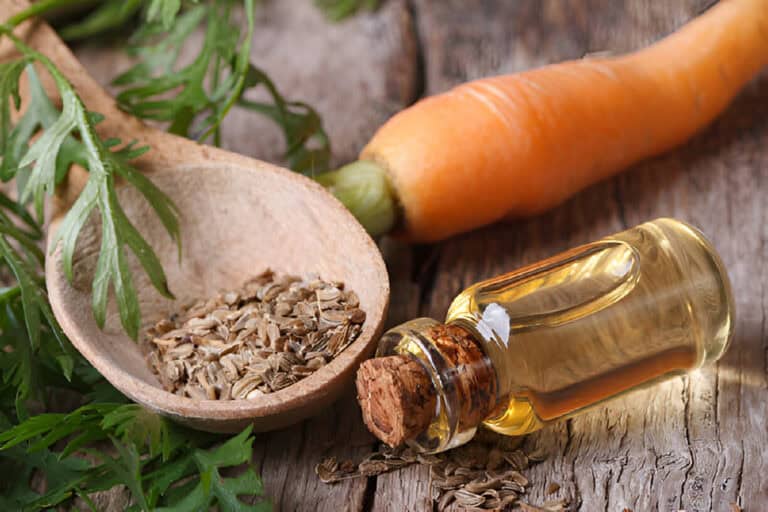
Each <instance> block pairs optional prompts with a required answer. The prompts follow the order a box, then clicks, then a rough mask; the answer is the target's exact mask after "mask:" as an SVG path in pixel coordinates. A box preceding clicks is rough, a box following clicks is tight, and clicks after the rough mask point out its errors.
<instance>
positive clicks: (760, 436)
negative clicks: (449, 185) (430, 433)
mask: <svg viewBox="0 0 768 512" xmlns="http://www.w3.org/2000/svg"><path fill="white" fill-rule="evenodd" d="M708 3H709V2H706V1H686V2H661V1H650V2H638V1H627V2H613V1H608V0H605V1H594V0H590V1H578V2H576V1H573V2H560V1H557V0H553V1H548V2H536V1H530V2H528V1H520V2H504V1H485V2H475V3H473V8H472V9H467V3H466V2H458V1H440V2H438V1H431V0H419V1H417V2H416V5H417V7H418V9H417V14H418V19H419V28H420V33H421V35H422V41H423V43H424V48H423V52H424V59H425V62H426V86H427V91H428V92H430V93H431V92H439V91H442V90H446V89H448V88H450V87H451V86H453V85H454V84H456V83H458V82H461V81H464V80H466V79H470V78H475V77H479V76H485V75H491V74H498V73H502V72H508V71H513V70H520V69H525V68H529V67H531V66H536V65H540V64H543V63H545V62H551V61H557V60H562V59H566V58H577V57H580V56H582V55H583V54H585V53H590V52H596V51H615V52H619V51H626V50H630V49H632V48H636V47H639V46H641V45H642V44H646V43H647V42H649V41H651V40H653V39H656V38H657V37H659V36H661V35H663V34H665V33H667V32H669V31H671V30H672V29H674V28H675V27H677V26H678V25H680V24H682V23H683V22H684V21H686V20H687V19H688V18H690V17H692V16H693V15H695V14H697V13H698V12H700V11H701V10H702V9H703V8H704V7H706V5H707V4H708ZM681 58H684V56H681ZM767 94H768V83H766V81H762V82H758V83H756V84H755V85H754V86H752V87H751V88H750V90H748V91H747V92H746V93H745V94H744V95H742V97H741V98H740V99H739V100H738V101H737V103H736V104H735V105H734V106H733V108H731V109H730V110H729V112H728V113H727V114H726V115H725V116H724V117H723V119H722V120H721V121H720V122H718V123H717V124H716V125H715V126H714V127H713V128H712V129H710V130H708V131H707V132H706V133H705V134H703V135H702V136H700V137H699V138H697V139H696V140H695V141H694V142H692V143H691V144H689V145H688V146H686V147H685V148H683V149H681V150H679V151H676V152H673V153H672V154H670V155H668V156H666V157H663V158H659V159H656V160H653V161H650V162H647V163H644V164H642V165H639V166H637V168H636V169H634V170H632V171H630V173H629V174H627V175H624V176H621V177H619V178H617V179H614V180H610V181H608V182H605V183H602V184H599V185H597V186H595V187H592V188H590V189H589V190H587V191H585V192H584V193H582V194H580V195H579V197H577V198H576V199H574V200H572V201H570V202H568V203H567V204H565V205H563V206H562V207H560V208H558V209H556V210H555V211H553V212H551V213H549V214H547V215H544V216H541V217H539V218H536V219H531V220H527V221H520V222H517V223H515V224H508V225H498V226H493V227H491V228H488V229H485V230H480V231H478V232H476V233H473V234H470V235H466V236H462V237H458V238H456V239H454V240H450V241H448V242H446V243H444V244H442V246H441V248H440V261H439V265H438V269H437V275H436V277H435V287H434V290H433V291H432V293H431V295H430V296H429V305H430V307H429V310H430V313H431V314H432V315H433V316H437V317H439V316H441V315H443V314H444V313H445V310H446V308H447V306H448V304H449V301H450V299H451V297H452V296H453V295H454V294H455V293H456V292H458V291H459V290H460V289H461V288H462V287H464V286H466V285H468V284H471V283H472V282H475V281H476V280H478V279H482V278H487V277H490V276H493V275H496V274H499V273H501V272H504V271H507V270H511V269H513V268H515V267H518V266H519V265H521V264H525V263H530V262H532V261H535V260H537V259H540V258H541V257H544V256H547V255H551V254H553V253H555V252H557V251H559V250H562V249H564V248H566V247H569V246H572V245H575V244H578V243H583V242H586V241H589V240H593V239H595V238H598V237H600V236H602V235H605V234H609V233H611V232H613V231H616V230H619V229H622V228H623V227H624V226H630V225H634V224H637V223H639V222H642V221H644V220H649V219H651V218H654V217H658V216H662V215H667V216H676V217H679V218H682V219H685V220H688V221H691V222H693V223H694V224H697V225H699V226H701V227H702V228H703V229H704V230H705V231H706V232H707V234H708V235H709V236H710V237H711V238H712V239H713V241H714V243H715V245H716V246H717V247H718V249H719V250H720V251H721V252H722V255H723V257H724V259H725V262H726V265H727V266H728V268H729V269H730V273H731V277H732V279H733V282H734V289H735V291H736V299H737V308H738V317H737V318H738V321H737V324H738V325H737V337H736V339H735V342H734V345H733V347H732V348H731V350H730V351H729V353H728V354H727V355H726V357H725V358H724V359H723V361H722V362H721V363H720V364H719V365H718V368H717V369H713V368H709V369H704V370H702V371H700V372H697V374H696V375H692V376H690V377H686V378H680V379H675V380H673V381H671V382H668V383H665V384H663V385H661V386H657V387H654V388H652V389H648V390H645V391H640V392H636V393H633V394H631V395H629V396H627V397H626V398H623V399H620V400H618V401H615V402H613V403H611V404H610V405H607V406H604V407H601V408H598V409H596V410H594V411H592V412H590V413H588V414H586V415H583V416H580V417H578V418H575V419H573V420H571V421H568V422H566V423H561V424H558V425H554V426H552V427H550V428H548V429H546V430H544V431H542V432H540V433H538V434H536V435H533V436H530V439H529V440H528V441H527V442H528V443H530V444H531V445H538V446H541V447H542V448H544V449H545V450H546V451H547V452H548V453H549V454H550V455H549V457H548V459H547V461H546V462H544V463H542V464H541V465H539V466H538V467H536V468H535V469H534V470H533V471H532V472H531V473H532V479H533V481H534V482H535V485H534V487H533V489H532V496H531V500H532V502H540V501H543V500H544V499H551V496H544V490H545V488H546V485H547V483H548V482H550V481H556V482H558V483H559V484H561V485H562V489H561V491H559V493H558V495H566V496H570V497H572V498H574V499H575V503H576V505H577V506H578V505H580V506H579V507H578V508H579V509H581V510H589V511H592V510H622V508H624V507H627V508H630V509H633V510H655V509H658V510H670V511H673V510H679V509H685V510H687V511H704V510H727V507H728V504H729V503H731V502H734V501H737V500H738V501H741V502H743V503H744V504H751V505H752V506H758V507H759V506H761V504H762V503H765V502H766V498H768V489H766V486H765V483H764V482H763V481H762V479H761V478H760V477H759V476H758V475H760V474H761V473H762V471H764V469H765V465H766V463H768V453H766V449H765V446H766V441H767V439H766V437H767V433H766V428H765V426H764V421H765V420H764V418H765V417H766V413H768V405H766V403H765V388H766V377H765V366H766V345H767V344H768V343H767V341H768V340H766V336H765V322H764V319H765V314H766V305H765V299H764V296H765V286H766V285H765V283H766V278H765V263H764V261H763V260H764V256H765V250H766V245H765V240H766V228H765V224H766V215H767V214H766V209H765V206H764V199H763V197H764V196H765V194H766V192H768V189H766V176H765V171H764V169H765V167H766V164H768V154H766V152H765V150H764V149H763V148H764V147H765V143H766V141H767V140H768V123H766V122H765V119H766V115H765V114H766V105H765V101H764V100H765V97H766V95H767ZM761 146H762V147H761ZM424 477H425V476H424V474H422V478H424Z"/></svg>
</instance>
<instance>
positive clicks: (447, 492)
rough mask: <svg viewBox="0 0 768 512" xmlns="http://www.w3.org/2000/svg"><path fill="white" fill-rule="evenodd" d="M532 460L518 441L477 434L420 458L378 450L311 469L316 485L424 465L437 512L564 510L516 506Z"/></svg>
mask: <svg viewBox="0 0 768 512" xmlns="http://www.w3.org/2000/svg"><path fill="white" fill-rule="evenodd" d="M539 457H540V456H539ZM534 460H538V459H534V458H533V457H530V456H529V455H528V454H526V453H525V452H523V451H522V450H521V449H520V447H519V441H515V440H510V438H507V437H504V436H500V435H498V434H495V433H491V432H485V431H481V432H478V435H477V436H475V439H473V440H472V441H471V442H470V443H468V444H466V445H464V446H460V447H458V448H456V449H453V450H449V451H447V452H444V453H438V454H422V453H416V452H414V451H413V450H411V449H410V448H390V447H388V446H382V447H380V448H379V449H378V450H377V451H375V452H373V453H371V454H369V455H367V456H366V457H364V458H363V459H362V460H361V461H359V462H358V463H357V464H349V463H348V462H349V461H347V462H345V463H343V464H339V463H338V461H337V460H336V459H335V458H333V457H329V458H327V459H325V460H323V461H321V462H320V463H319V464H318V465H317V466H316V467H315V472H316V473H317V475H318V477H320V480H321V481H323V482H325V483H334V482H340V481H342V480H348V479H350V478H361V477H368V476H374V475H379V474H382V473H386V472H389V471H395V470H397V469H400V468H402V467H405V466H409V465H411V464H423V465H427V466H429V468H430V481H431V486H430V496H431V497H432V500H433V501H434V503H435V504H436V507H437V510H438V511H443V510H446V509H447V508H449V507H450V506H451V505H458V506H459V508H463V509H467V510H512V507H514V506H518V507H522V508H523V510H528V511H544V512H555V511H562V510H566V508H565V507H566V506H567V503H568V502H567V501H566V500H565V499H562V500H555V501H550V502H547V503H545V504H544V505H543V507H544V508H537V507H533V506H532V505H529V504H527V503H525V504H523V503H522V502H520V501H518V499H519V497H520V496H522V495H523V494H525V492H526V488H527V486H528V483H529V482H528V479H527V478H526V477H525V476H524V475H523V474H522V473H520V471H524V470H526V469H527V468H528V467H529V465H530V463H531V462H533V461H534ZM489 466H493V468H491V469H489ZM526 506H527V507H529V508H527V509H526V508H525V507H526Z"/></svg>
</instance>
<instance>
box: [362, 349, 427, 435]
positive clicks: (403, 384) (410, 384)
mask: <svg viewBox="0 0 768 512" xmlns="http://www.w3.org/2000/svg"><path fill="white" fill-rule="evenodd" d="M357 400H358V402H360V408H361V409H362V410H363V421H364V422H365V425H366V426H367V427H368V430H370V431H371V432H372V433H373V435H375V436H376V437H378V438H379V439H381V440H382V441H384V442H385V443H387V444H388V445H390V446H398V445H400V444H403V443H404V442H405V441H406V440H407V439H411V438H413V437H416V436H417V435H419V434H420V433H421V432H423V431H424V430H426V429H427V427H429V424H430V422H431V421H432V418H433V417H434V415H435V407H436V403H437V393H436V392H435V389H434V387H433V386H432V381H431V380H430V378H429V374H428V373H427V370H426V369H425V368H424V367H423V366H422V365H421V363H420V362H418V361H417V360H415V359H413V358H411V357H407V356H389V357H379V358H375V359H369V360H368V361H365V362H363V364H362V365H361V366H360V369H359V370H358V372H357Z"/></svg>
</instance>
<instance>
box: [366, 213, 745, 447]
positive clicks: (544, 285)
mask: <svg viewBox="0 0 768 512" xmlns="http://www.w3.org/2000/svg"><path fill="white" fill-rule="evenodd" d="M733 308H734V306H733V298H732V296H731V290H730V284H729V281H728V277H727V274H726V272H725V269H724V267H723V264H722V262H721V261H720V258H719V257H718V255H717V253H716V252H715V250H714V249H713V247H712V245H711V244H710V243H709V242H708V241H707V240H706V238H705V237H704V236H703V235H702V234H701V233H700V232H699V231H698V230H696V229H695V228H693V227H691V226H689V225H687V224H685V223H683V222H680V221H677V220H673V219H657V220H655V221H651V222H647V223H644V224H641V225H639V226H636V227H634V228H631V229H628V230H626V231H623V232H621V233H618V234H615V235H612V236H608V237H606V238H603V239H602V240H599V241H597V242H594V243H590V244H587V245H584V246H581V247H578V248H575V249H572V250H570V251H567V252H564V253H562V254H559V255H557V256H554V257H552V258H550V259H547V260H545V261H541V262H539V263H535V264H533V265H530V266H528V267H525V268H522V269H520V270H517V271H515V272H512V273H509V274H506V275H502V276H499V277H496V278H493V279H489V280H487V281H483V282H480V283H477V284H475V285H473V286H470V287H469V288H467V289H466V290H464V291H463V292H462V293H461V294H459V295H458V296H457V297H456V298H455V299H454V301H453V303H452V304H451V306H450V308H449V310H448V314H447V317H446V325H447V326H449V327H451V328H452V329H454V330H455V331H456V332H466V333H467V339H471V340H473V341H474V342H476V343H477V344H478V346H479V347H480V348H481V353H482V356H481V357H480V358H477V360H476V361H474V362H472V361H469V360H468V359H467V358H466V357H465V358H464V360H463V361H461V362H460V363H457V362H456V361H452V360H451V358H452V357H454V353H453V349H450V348H449V349H448V352H451V354H447V352H446V345H445V344H444V343H443V344H440V343H436V340H435V338H436V336H437V335H436V334H435V333H437V332H439V330H436V329H438V328H439V327H440V326H441V325H442V324H439V323H438V322H436V321H435V320H431V319H416V320H412V321H411V322H407V323H405V324H403V325H401V326H398V327H396V328H394V329H391V330H390V331H388V332H387V333H385V335H384V336H383V338H382V341H381V343H380V347H379V352H378V354H377V355H379V356H387V355H392V354H400V355H408V356H409V357H411V358H415V359H416V360H418V361H419V362H420V363H421V365H422V366H423V367H424V369H425V370H426V372H427V374H428V375H429V379H430V380H431V385H432V386H433V387H434V392H435V394H436V396H437V400H436V404H435V412H434V415H433V417H432V418H431V419H430V420H429V426H428V428H426V429H425V430H424V431H423V432H422V433H421V434H419V435H418V436H416V437H415V438H414V439H410V440H409V444H411V445H412V446H415V447H417V448H419V449H421V450H423V451H441V450H445V449H448V448H451V447H453V446H456V445H458V444H462V443H464V442H466V441H467V440H469V439H470V438H471V437H472V436H473V435H474V432H475V428H476V427H477V426H478V424H477V423H479V422H475V424H473V425H469V424H467V422H466V421H462V416H466V415H465V414H464V412H462V411H466V410H467V404H466V402H467V401H468V400H469V401H471V400H473V398H472V397H469V396H467V395H466V394H464V395H462V393H461V391H462V389H464V388H466V386H464V388H462V383H461V379H460V377H461V376H462V375H464V374H465V373H467V371H468V370H467V368H470V367H473V368H474V370H475V371H477V372H482V371H483V368H485V367H487V368H489V370H488V371H489V372H492V374H493V376H494V377H495V383H494V386H495V387H494V389H493V399H492V400H493V403H492V404H491V405H492V406H493V407H492V408H489V410H488V412H487V416H485V417H484V420H482V423H483V424H484V425H485V426H486V427H488V428H490V429H492V430H495V431H497V432H500V433H503V434H508V435H522V434H526V433H529V432H532V431H535V430H537V429H539V428H541V427H542V426H544V425H546V424H548V423H550V422H553V421H557V420H559V419H562V418H566V417H569V416H571V415H573V414H576V413H578V412H580V411H582V410H584V409H586V408H588V407H590V406H594V405H596V404H599V403H601V402H603V401H605V400H607V399H610V398H613V397H616V396H618V395H621V394H622V393H625V392H627V391H630V390H633V389H638V388H640V387H643V386H647V385H650V384H652V383H654V382H657V381H659V380H660V379H664V378H669V377H672V376H675V375H679V374H682V373H684V372H687V371H689V370H692V369H695V368H698V367H699V366H701V365H703V364H706V363H708V362H712V361H714V360H716V359H718V358H719V357H720V356H721V355H722V353H723V351H724V350H725V349H726V347H727V345H728V343H729V340H730V338H731V336H732V332H733ZM473 365H474V366H473ZM473 378H474V377H473ZM364 412H365V411H364ZM366 423H369V422H368V421H366ZM369 426H370V425H369Z"/></svg>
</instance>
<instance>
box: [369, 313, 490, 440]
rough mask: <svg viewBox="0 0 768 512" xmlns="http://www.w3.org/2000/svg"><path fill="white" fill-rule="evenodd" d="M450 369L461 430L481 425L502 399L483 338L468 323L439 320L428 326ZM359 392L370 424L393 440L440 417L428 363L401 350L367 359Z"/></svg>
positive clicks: (414, 432) (447, 374) (405, 437)
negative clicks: (440, 322)
mask: <svg viewBox="0 0 768 512" xmlns="http://www.w3.org/2000/svg"><path fill="white" fill-rule="evenodd" d="M424 334H425V337H426V338H427V339H429V340H430V342H431V343H432V346H433V347H434V348H435V349H436V350H437V352H439V354H440V355H441V356H442V358H443V360H444V362H445V364H446V368H448V369H449V370H448V371H447V372H443V374H442V375H440V379H441V380H442V381H443V382H445V381H447V380H450V383H451V385H452V386H453V389H455V396H456V398H457V404H458V407H457V413H458V426H459V429H460V430H464V429H467V428H473V427H476V426H478V425H479V424H480V423H482V421H483V420H484V419H485V418H487V417H488V415H489V414H490V413H491V412H492V411H493V410H494V409H495V407H496V405H497V401H498V396H497V391H498V387H497V381H496V373H495V372H494V370H493V367H492V366H491V363H490V361H489V360H488V358H487V357H485V354H484V352H483V351H482V349H481V348H480V346H479V344H478V342H477V341H476V340H475V339H474V337H473V336H472V335H471V334H470V333H469V332H467V331H466V330H465V329H463V328H461V327H457V326H447V325H436V326H434V327H431V328H429V329H427V330H426V332H424ZM357 394H358V401H359V402H360V407H361V409H362V412H363V420H364V421H365V424H366V426H367V427H368V429H369V430H370V431H371V432H372V433H373V434H374V435H375V436H376V437H378V438H379V439H381V440H382V441H384V442H385V443H387V444H388V445H390V446H393V447H394V446H398V445H401V444H403V443H404V442H405V441H407V440H409V439H413V438H415V437H416V436H418V435H419V434H421V433H422V432H424V431H425V430H426V429H427V428H428V427H429V425H430V423H431V422H432V421H433V420H434V419H435V412H436V406H437V401H438V390H437V389H435V387H434V385H433V383H432V380H431V378H430V375H429V373H428V371H427V369H426V368H425V367H424V366H423V364H422V363H421V362H420V361H418V360H416V359H415V358H413V357H409V356H403V355H396V356H389V357H380V358H375V359H370V360H368V361H365V362H364V363H363V364H362V365H361V367H360V369H359V370H358V373H357Z"/></svg>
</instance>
